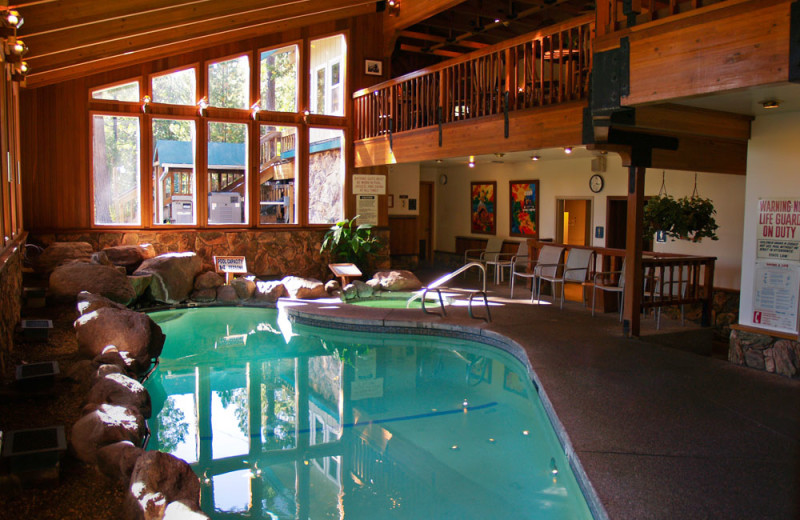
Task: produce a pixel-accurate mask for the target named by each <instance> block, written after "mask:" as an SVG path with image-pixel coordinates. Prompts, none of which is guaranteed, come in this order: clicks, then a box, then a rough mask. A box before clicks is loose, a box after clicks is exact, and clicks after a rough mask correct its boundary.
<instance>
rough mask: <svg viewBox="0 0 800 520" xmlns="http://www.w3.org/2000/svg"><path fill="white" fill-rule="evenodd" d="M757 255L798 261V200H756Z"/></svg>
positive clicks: (799, 241)
mask: <svg viewBox="0 0 800 520" xmlns="http://www.w3.org/2000/svg"><path fill="white" fill-rule="evenodd" d="M756 239H757V242H756V258H758V259H765V260H766V259H771V260H790V261H793V262H800V199H759V200H758V228H757V235H756Z"/></svg>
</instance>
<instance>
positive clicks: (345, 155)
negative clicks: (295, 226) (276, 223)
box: [303, 116, 348, 228]
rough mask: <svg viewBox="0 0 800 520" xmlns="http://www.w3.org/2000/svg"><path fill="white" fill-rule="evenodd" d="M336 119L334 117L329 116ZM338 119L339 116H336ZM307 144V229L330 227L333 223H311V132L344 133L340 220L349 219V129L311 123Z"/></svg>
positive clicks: (306, 133) (305, 184)
mask: <svg viewBox="0 0 800 520" xmlns="http://www.w3.org/2000/svg"><path fill="white" fill-rule="evenodd" d="M328 117H334V116H328ZM336 117H338V116H336ZM305 130H306V131H305V143H304V151H305V155H306V168H305V172H303V176H304V183H303V185H304V186H305V193H304V196H305V201H304V204H305V206H304V217H305V224H306V226H307V227H312V228H313V227H330V226H331V224H332V223H330V222H315V223H312V222H311V192H310V188H311V180H310V176H311V131H312V130H339V131H341V132H342V142H341V143H340V147H341V148H340V149H341V154H342V157H341V165H342V175H343V179H342V187H341V190H342V191H341V197H342V214H341V215H340V216H339V220H341V219H343V218H346V217H347V208H348V201H347V199H348V193H347V187H348V175H347V164H348V163H347V158H348V152H347V127H346V126H340V125H333V124H332V125H325V124H319V123H309V124H308V125H307V126H306V129H305Z"/></svg>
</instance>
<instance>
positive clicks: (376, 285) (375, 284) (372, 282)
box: [366, 278, 381, 294]
mask: <svg viewBox="0 0 800 520" xmlns="http://www.w3.org/2000/svg"><path fill="white" fill-rule="evenodd" d="M366 283H367V285H369V286H370V287H372V294H375V293H376V292H380V290H381V281H380V280H376V279H375V278H370V279H369V280H367V282H366Z"/></svg>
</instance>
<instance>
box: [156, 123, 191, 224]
mask: <svg viewBox="0 0 800 520" xmlns="http://www.w3.org/2000/svg"><path fill="white" fill-rule="evenodd" d="M152 135H153V180H152V182H153V223H154V224H184V225H191V224H196V223H197V211H196V209H197V198H196V194H197V189H196V182H195V179H196V175H195V172H196V171H197V168H196V161H195V157H196V153H195V151H196V144H195V140H196V137H195V122H194V121H193V120H190V119H161V118H153V133H152Z"/></svg>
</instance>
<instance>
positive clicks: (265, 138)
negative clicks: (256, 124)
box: [258, 125, 297, 224]
mask: <svg viewBox="0 0 800 520" xmlns="http://www.w3.org/2000/svg"><path fill="white" fill-rule="evenodd" d="M296 146H297V128H295V127H293V126H271V125H261V127H260V137H259V147H258V149H259V167H258V186H259V194H260V201H259V205H260V208H259V223H260V224H295V223H297V191H296V189H297V183H296V179H297V149H296Z"/></svg>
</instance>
